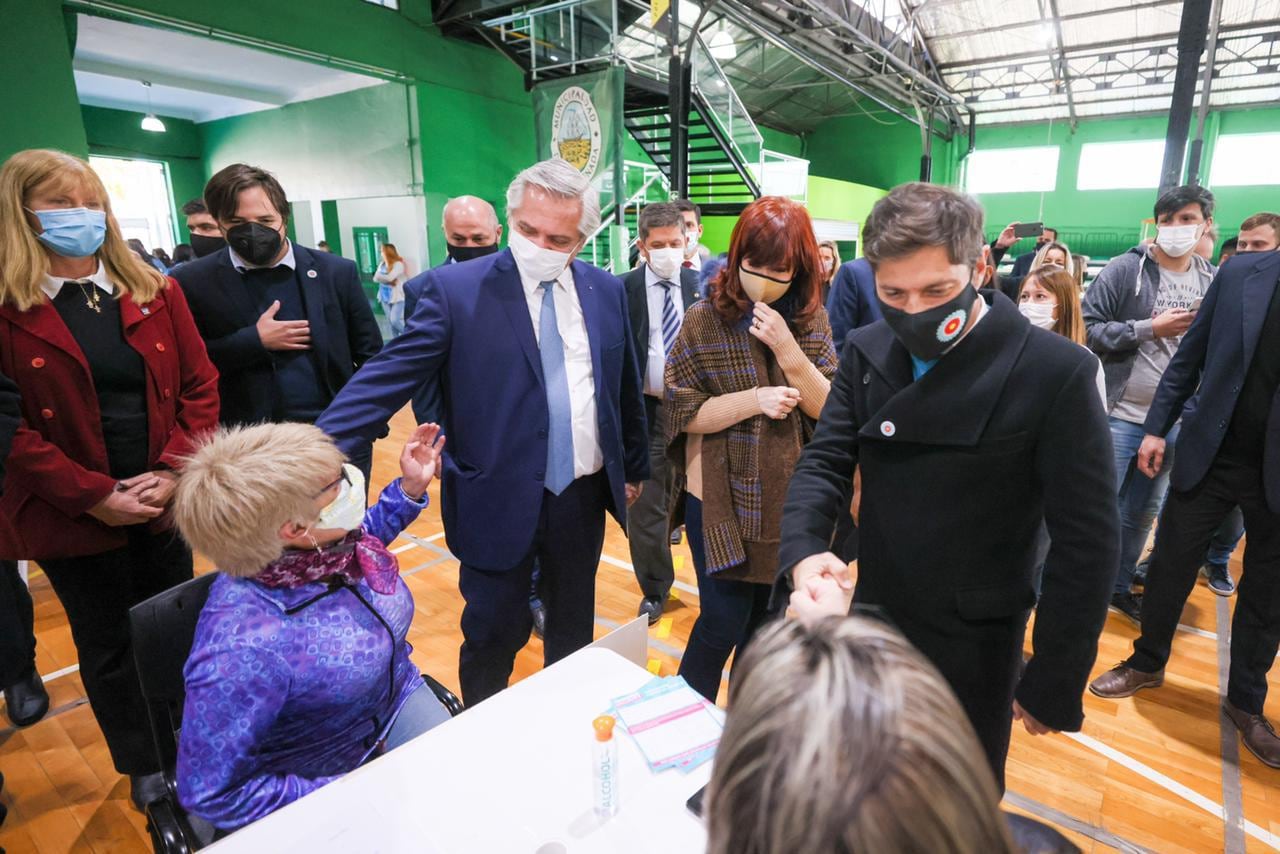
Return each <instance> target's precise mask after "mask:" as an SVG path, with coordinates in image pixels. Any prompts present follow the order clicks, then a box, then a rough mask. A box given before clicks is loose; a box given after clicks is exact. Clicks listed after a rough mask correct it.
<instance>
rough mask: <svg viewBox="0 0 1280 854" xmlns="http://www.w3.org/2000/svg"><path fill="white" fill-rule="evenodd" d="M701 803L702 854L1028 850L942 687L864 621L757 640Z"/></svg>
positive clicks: (910, 651) (890, 632)
mask: <svg viewBox="0 0 1280 854" xmlns="http://www.w3.org/2000/svg"><path fill="white" fill-rule="evenodd" d="M833 583H834V582H833ZM840 595H841V594H840V592H839V591H836V592H835V597H836V598H837V599H838V598H839V597H840ZM706 802H707V832H708V845H707V852H708V854H878V852H920V854H924V852H929V854H948V853H949V854H1003V852H1015V851H1020V850H1023V848H1021V847H1020V846H1018V845H1015V843H1014V841H1013V838H1012V837H1011V835H1010V832H1009V827H1007V826H1006V822H1005V816H1003V815H1002V814H1001V812H1000V810H999V808H998V804H999V802H1000V795H999V792H998V791H997V789H996V783H995V779H994V777H993V776H992V774H991V768H990V766H989V765H988V764H987V760H986V757H985V755H984V754H983V752H982V749H981V748H980V747H979V746H978V739H977V736H976V735H975V734H974V731H973V728H972V726H970V724H969V720H968V717H967V716H966V715H965V713H964V711H963V710H962V709H961V708H960V704H959V702H958V701H957V700H956V698H955V695H954V694H953V693H952V692H951V689H950V688H949V687H948V686H947V684H946V683H945V682H944V681H943V679H942V677H941V675H939V674H938V672H937V670H935V669H934V668H933V666H932V665H931V664H929V663H928V662H927V661H926V660H925V659H924V657H923V656H921V655H920V653H919V652H917V651H916V649H915V648H914V647H912V646H911V644H910V643H909V642H908V641H907V640H906V638H904V637H903V636H902V635H901V634H899V633H898V632H897V631H895V630H894V629H892V628H890V627H889V626H887V625H886V624H884V623H882V622H880V621H878V620H873V619H869V618H865V617H851V618H846V617H835V616H833V617H826V618H817V619H814V620H813V621H812V622H811V623H810V624H807V625H806V623H805V622H802V621H800V620H787V621H784V622H779V623H776V624H774V625H773V626H770V627H769V628H767V629H766V630H764V631H762V632H760V633H759V634H758V635H757V637H756V638H755V640H754V641H753V642H752V644H751V645H750V646H749V647H747V648H746V650H745V652H744V654H743V660H742V663H741V665H740V666H739V668H738V670H737V671H736V672H735V678H734V680H733V681H732V682H731V683H730V689H729V713H728V718H727V721H726V723H725V729H724V734H723V736H722V737H721V739H720V746H719V748H718V749H717V752H716V760H715V767H714V769H713V771H712V774H711V783H710V785H709V786H708V788H707V801H706ZM1011 825H1012V827H1013V828H1014V829H1015V832H1017V833H1018V835H1019V838H1020V839H1021V837H1022V836H1023V833H1024V832H1026V833H1027V835H1029V836H1035V837H1037V838H1036V839H1035V840H1034V841H1033V846H1032V847H1034V848H1035V850H1037V851H1045V850H1051V851H1072V850H1075V849H1074V847H1073V846H1071V844H1070V843H1069V842H1068V841H1067V840H1066V839H1065V838H1063V837H1061V836H1060V835H1059V834H1057V833H1056V832H1054V831H1052V830H1049V829H1047V828H1044V827H1043V826H1040V825H1038V824H1036V823H1034V822H1030V823H1029V825H1030V826H1027V825H1026V824H1023V821H1022V820H1019V819H1016V817H1015V821H1014V822H1013V823H1011ZM1046 842H1048V843H1050V844H1048V845H1046V844H1045V843H1046Z"/></svg>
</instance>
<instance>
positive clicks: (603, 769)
mask: <svg viewBox="0 0 1280 854" xmlns="http://www.w3.org/2000/svg"><path fill="white" fill-rule="evenodd" d="M615 723H616V721H615V720H614V719H613V716H612V715H601V716H600V717H598V718H596V719H595V720H594V721H592V722H591V726H592V728H594V729H595V735H596V740H595V743H594V744H593V745H592V754H591V755H592V775H591V782H592V791H593V793H594V797H595V810H596V815H597V816H599V817H600V818H601V819H607V818H609V817H610V816H612V815H616V814H617V812H618V742H616V741H614V738H613V727H614V724H615Z"/></svg>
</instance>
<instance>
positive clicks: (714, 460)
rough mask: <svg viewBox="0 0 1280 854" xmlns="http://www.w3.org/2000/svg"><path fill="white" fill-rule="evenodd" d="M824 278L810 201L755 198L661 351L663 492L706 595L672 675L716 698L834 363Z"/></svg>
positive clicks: (756, 620)
mask: <svg viewBox="0 0 1280 854" xmlns="http://www.w3.org/2000/svg"><path fill="white" fill-rule="evenodd" d="M822 283H823V272H822V259H821V256H820V255H819V254H818V244H817V242H816V240H815V239H814V236H813V224H812V223H811V222H810V220H809V214H808V212H806V211H805V209H804V208H803V207H802V206H800V205H799V204H796V203H795V202H792V201H790V200H788V199H784V198H781V197H777V196H766V197H765V198H762V199H758V200H756V201H755V202H752V203H751V204H750V205H748V206H747V208H746V209H745V210H744V211H743V212H742V216H741V218H740V219H739V220H738V224H737V225H736V226H735V227H734V229H733V236H732V237H731V238H730V243H729V257H728V261H727V263H726V264H725V266H724V268H723V269H722V270H721V271H720V273H719V274H718V275H717V277H716V278H715V279H714V280H713V281H712V283H711V292H710V294H709V296H708V298H707V299H705V300H703V301H701V302H699V303H697V304H695V305H694V306H693V307H692V308H690V309H689V310H688V311H687V312H686V313H685V316H684V323H683V325H682V326H681V327H680V334H679V337H678V338H677V339H676V342H675V345H674V346H673V347H672V348H671V353H670V355H669V356H668V357H667V365H666V374H665V379H666V390H667V392H666V396H667V407H666V409H667V423H666V432H667V443H668V445H667V455H668V457H669V459H670V460H671V465H672V469H673V472H674V475H675V476H674V478H673V483H672V494H671V496H670V501H669V502H668V506H669V507H672V508H675V515H676V516H678V515H680V508H681V506H683V516H684V522H685V525H686V526H687V530H688V533H689V548H690V550H691V551H692V552H693V563H694V568H695V571H696V572H697V575H698V596H699V600H700V604H701V611H700V614H699V616H698V620H697V622H696V623H694V626H693V632H692V633H691V634H690V636H689V645H688V647H687V649H686V650H685V654H684V658H683V660H682V661H681V662H680V675H682V676H684V677H685V680H686V681H687V682H688V683H689V684H690V685H691V686H693V688H694V689H695V690H697V691H698V692H700V693H701V694H702V695H703V696H705V697H707V698H708V699H710V700H712V701H714V700H715V698H716V694H717V693H718V692H719V690H720V674H721V672H722V671H723V669H724V665H725V662H726V661H728V659H729V654H730V653H731V652H733V650H734V648H735V647H737V648H739V649H741V648H742V647H743V646H745V645H746V643H747V641H748V640H750V638H751V635H752V634H753V633H754V632H755V630H756V628H757V627H758V626H759V625H760V623H761V621H762V620H763V618H764V616H765V611H766V608H767V605H768V602H769V592H770V588H771V586H772V584H773V580H774V575H775V574H776V571H777V568H778V540H779V534H780V531H781V527H782V502H783V499H784V498H785V497H786V493H787V483H788V482H789V481H790V479H791V472H792V470H793V469H794V468H795V464H796V460H797V458H799V456H800V450H801V448H803V446H804V444H805V442H807V441H808V440H809V437H810V436H811V435H812V433H813V426H814V422H815V420H816V419H817V417H818V414H819V413H820V412H821V411H822V405H823V404H824V403H826V400H827V393H828V391H830V389H831V377H832V376H833V375H834V374H835V371H836V352H835V347H834V346H833V345H832V342H831V325H830V324H829V323H828V322H827V313H826V311H825V310H824V309H823V307H822V293H821V291H822ZM673 521H674V520H673Z"/></svg>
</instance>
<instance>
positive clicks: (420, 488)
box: [400, 424, 445, 501]
mask: <svg viewBox="0 0 1280 854" xmlns="http://www.w3.org/2000/svg"><path fill="white" fill-rule="evenodd" d="M444 439H445V437H444V434H443V433H441V432H440V425H439V424H419V425H418V428H417V429H416V430H414V431H413V435H412V436H410V437H409V441H408V442H405V444H404V450H402V451H401V452H400V475H401V479H400V488H401V489H403V490H404V494H405V495H407V496H409V497H410V498H412V499H413V500H415V501H418V500H420V499H421V498H422V495H423V493H425V492H426V491H427V486H428V485H429V484H430V483H431V478H433V477H435V474H436V468H437V466H438V465H439V462H440V453H441V452H442V451H443V450H444Z"/></svg>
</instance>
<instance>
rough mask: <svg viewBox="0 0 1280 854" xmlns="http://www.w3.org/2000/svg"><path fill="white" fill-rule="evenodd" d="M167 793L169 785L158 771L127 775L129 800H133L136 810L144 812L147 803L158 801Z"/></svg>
mask: <svg viewBox="0 0 1280 854" xmlns="http://www.w3.org/2000/svg"><path fill="white" fill-rule="evenodd" d="M167 794H169V787H168V785H166V784H165V782H164V775H163V774H161V773H160V772H159V771H157V772H155V773H154V774H130V775H129V800H131V801H133V805H134V806H135V807H137V808H138V812H146V811H147V804H149V803H151V802H152V801H158V800H160V799H161V798H163V797H164V796H165V795H167Z"/></svg>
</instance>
